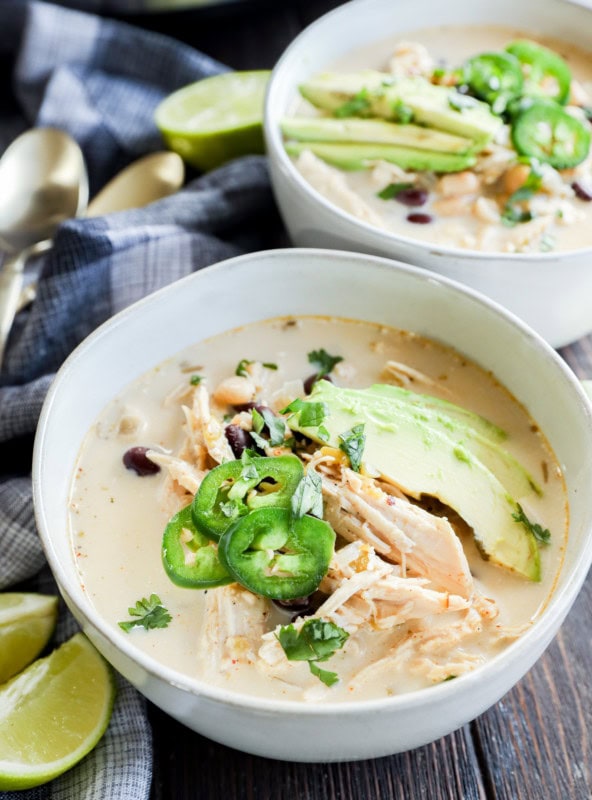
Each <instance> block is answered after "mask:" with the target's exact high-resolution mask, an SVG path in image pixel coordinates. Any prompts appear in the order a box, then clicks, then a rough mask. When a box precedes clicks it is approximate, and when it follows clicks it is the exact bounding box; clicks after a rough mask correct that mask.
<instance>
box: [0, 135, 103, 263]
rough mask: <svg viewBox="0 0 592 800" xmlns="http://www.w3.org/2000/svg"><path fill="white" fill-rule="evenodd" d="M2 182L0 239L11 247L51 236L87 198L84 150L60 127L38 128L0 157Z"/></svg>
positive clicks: (75, 212) (21, 247) (29, 244)
mask: <svg viewBox="0 0 592 800" xmlns="http://www.w3.org/2000/svg"><path fill="white" fill-rule="evenodd" d="M0 186H2V193H1V194H0V238H1V239H2V242H4V243H5V245H6V247H5V249H7V250H10V251H19V250H23V249H25V248H26V247H30V246H31V245H34V244H36V243H37V242H40V241H42V240H44V239H50V238H51V237H52V236H53V234H54V233H55V231H56V229H57V227H58V225H59V224H60V223H61V222H63V221H64V220H66V219H69V218H70V217H75V216H77V215H78V214H80V213H81V212H82V211H83V210H84V209H85V208H86V204H87V202H88V178H87V174H86V167H85V165H84V159H83V156H82V152H81V150H80V148H79V146H78V145H77V144H76V142H75V141H74V139H72V138H71V137H70V136H69V135H68V134H67V133H64V131H60V130H57V129H56V128H34V129H33V130H30V131H27V132H26V133H24V134H22V136H19V137H18V139H16V140H15V141H14V142H13V143H12V144H11V145H10V147H8V149H7V150H6V151H5V153H4V155H3V156H2V158H1V159H0Z"/></svg>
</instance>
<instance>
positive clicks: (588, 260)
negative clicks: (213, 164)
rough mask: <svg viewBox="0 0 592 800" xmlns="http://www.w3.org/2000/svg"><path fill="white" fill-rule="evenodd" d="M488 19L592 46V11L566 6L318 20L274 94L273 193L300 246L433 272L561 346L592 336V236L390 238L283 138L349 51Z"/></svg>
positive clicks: (476, 7)
mask: <svg viewBox="0 0 592 800" xmlns="http://www.w3.org/2000/svg"><path fill="white" fill-rule="evenodd" d="M488 23H490V24H496V25H506V26H511V27H515V28H518V29H520V30H525V31H532V33H533V35H534V34H537V33H538V34H545V35H548V36H553V37H555V38H557V39H563V40H564V41H565V42H570V43H573V44H574V45H578V46H579V47H582V48H584V49H588V50H589V49H590V48H591V44H590V31H591V30H592V9H590V8H585V7H583V6H580V5H575V4H573V3H571V2H566V0H520V2H516V0H479V2H473V3H471V2H467V0H447V2H441V0H413V2H408V1H407V0H354V2H350V3H345V4H344V5H343V6H340V7H339V8H337V9H336V10H335V11H332V12H331V13H330V14H327V15H326V16H324V17H322V18H321V19H319V20H317V22H315V23H314V24H312V25H311V26H310V27H309V28H307V29H306V30H305V31H304V32H303V33H301V34H300V35H299V36H298V37H297V38H296V39H295V40H294V42H293V43H292V44H291V45H290V47H289V48H288V49H287V50H286V52H285V53H284V55H283V56H282V58H281V59H280V61H279V62H278V64H277V65H276V67H275V69H274V71H273V75H272V78H271V83H270V86H269V90H268V93H267V101H266V109H265V135H266V141H267V149H268V153H269V158H270V165H271V178H272V183H273V188H274V191H275V195H276V198H277V201H278V204H279V207H280V210H281V212H282V216H283V218H284V221H285V223H286V226H287V228H288V231H289V233H290V236H291V238H292V241H293V242H294V244H296V245H298V246H304V247H336V248H341V249H345V250H358V251H360V252H364V253H372V254H376V255H384V256H389V257H391V258H396V259H400V260H402V261H406V262H408V263H411V264H416V265H418V266H422V267H427V268H429V269H431V270H434V271H435V272H439V273H441V274H442V275H446V276H447V277H449V278H453V279H455V280H458V281H461V282H462V283H464V284H466V285H468V286H471V287H472V288H474V289H477V290H479V291H481V292H483V293H485V294H487V295H488V296H489V297H491V298H493V299H494V300H496V301H497V302H499V303H501V304H502V305H504V306H505V307H506V308H509V309H510V310H511V311H513V312H514V313H516V314H517V315H518V316H520V317H521V318H522V319H524V320H525V321H526V322H527V323H528V324H530V325H531V326H532V327H533V328H534V329H535V330H537V331H538V332H539V333H540V334H541V335H542V336H543V337H544V338H545V339H546V340H547V341H548V342H550V344H552V345H553V346H554V347H560V346H562V345H564V344H567V343H569V342H572V341H574V340H576V339H579V338H580V337H582V336H584V335H585V334H586V333H588V332H589V331H590V330H592V302H591V301H590V298H591V297H592V266H591V265H592V232H591V233H590V246H588V247H586V248H585V249H582V250H576V251H571V252H565V253H561V252H550V253H525V254H506V253H499V254H498V253H480V252H478V251H475V250H465V249H461V248H455V247H444V246H440V245H432V244H431V243H429V242H425V241H420V240H417V239H411V238H409V237H406V236H402V235H397V234H395V233H389V232H386V231H383V230H380V229H379V228H376V227H373V226H372V225H370V224H368V223H365V222H362V221H361V220H358V219H356V218H355V217H353V216H352V215H350V214H348V213H347V212H345V211H342V210H341V209H339V208H337V206H334V205H333V204H331V203H330V202H329V201H327V200H326V199H325V198H324V197H322V196H321V195H320V194H319V193H318V192H316V191H315V190H314V189H313V188H312V187H311V186H310V184H308V183H307V182H306V181H305V180H304V178H302V176H301V175H300V173H299V172H298V171H297V170H296V168H295V167H294V165H293V164H292V162H291V161H290V158H289V157H288V156H287V155H286V153H285V150H284V146H283V142H282V136H281V132H280V127H279V122H280V120H281V119H282V117H284V116H286V115H287V114H288V113H289V111H290V109H291V107H292V106H293V103H294V101H295V98H296V97H297V95H298V85H299V84H300V83H302V82H303V81H304V80H306V79H307V78H309V77H310V76H311V75H313V74H314V73H316V72H320V71H323V70H326V69H327V68H329V67H330V66H331V64H333V63H334V62H335V61H337V60H338V59H342V58H344V57H345V56H346V55H347V53H348V52H350V51H352V50H354V49H356V48H358V47H362V46H364V45H368V44H371V43H372V42H375V41H379V40H381V39H385V38H386V37H390V36H392V37H393V38H396V37H397V36H398V35H399V34H400V35H401V38H410V36H411V32H412V31H414V30H417V29H418V28H422V27H426V26H428V25H429V26H430V27H431V26H438V25H443V26H445V25H461V24H464V25H477V24H488ZM443 35H444V34H443ZM591 57H592V54H591Z"/></svg>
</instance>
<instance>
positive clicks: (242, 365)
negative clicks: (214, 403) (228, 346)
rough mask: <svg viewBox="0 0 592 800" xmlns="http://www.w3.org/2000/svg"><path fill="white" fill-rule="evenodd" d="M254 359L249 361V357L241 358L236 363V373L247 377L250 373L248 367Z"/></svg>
mask: <svg viewBox="0 0 592 800" xmlns="http://www.w3.org/2000/svg"><path fill="white" fill-rule="evenodd" d="M252 363H253V362H252V361H249V359H248V358H241V360H240V361H239V362H238V364H237V365H236V369H235V371H234V374H235V375H241V376H242V377H243V378H247V377H248V375H249V373H248V372H247V367H248V366H249V364H252Z"/></svg>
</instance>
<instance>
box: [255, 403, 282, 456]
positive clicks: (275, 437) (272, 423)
mask: <svg viewBox="0 0 592 800" xmlns="http://www.w3.org/2000/svg"><path fill="white" fill-rule="evenodd" d="M261 416H262V417H263V419H264V420H265V424H266V425H267V430H268V431H269V444H270V445H271V446H272V447H277V446H278V445H281V444H283V443H284V439H285V436H286V423H285V422H284V420H283V419H282V418H281V417H276V415H275V414H274V413H273V411H270V409H269V408H264V409H263V410H262V411H261Z"/></svg>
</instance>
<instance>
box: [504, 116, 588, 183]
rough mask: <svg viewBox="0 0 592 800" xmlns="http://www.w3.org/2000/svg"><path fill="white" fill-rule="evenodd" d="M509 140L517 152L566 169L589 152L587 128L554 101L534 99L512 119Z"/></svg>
mask: <svg viewBox="0 0 592 800" xmlns="http://www.w3.org/2000/svg"><path fill="white" fill-rule="evenodd" d="M546 133H549V134H550V136H546V137H545V134H546ZM512 142H513V144H514V147H515V148H516V150H517V151H518V153H520V155H523V156H528V157H529V158H536V159H538V160H539V161H541V162H544V163H546V164H550V165H551V166H552V167H555V169H569V168H571V167H575V166H577V165H578V164H580V163H581V162H582V161H583V160H584V159H585V158H586V156H587V155H588V152H589V150H590V131H589V130H588V128H587V127H586V126H585V125H583V124H582V122H580V120H578V119H576V118H575V117H572V116H571V114H568V113H567V112H566V111H564V110H563V108H561V106H558V105H557V104H556V103H549V102H543V103H534V104H533V105H532V106H531V107H530V108H528V109H526V111H522V112H521V113H519V114H518V116H517V117H516V119H515V120H514V123H513V125H512ZM566 145H569V146H566Z"/></svg>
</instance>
